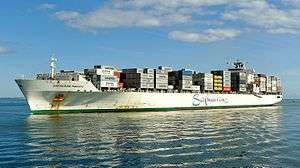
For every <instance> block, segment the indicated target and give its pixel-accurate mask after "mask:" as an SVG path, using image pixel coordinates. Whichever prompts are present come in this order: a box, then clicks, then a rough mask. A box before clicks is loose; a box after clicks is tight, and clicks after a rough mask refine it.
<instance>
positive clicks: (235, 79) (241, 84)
mask: <svg viewBox="0 0 300 168" xmlns="http://www.w3.org/2000/svg"><path fill="white" fill-rule="evenodd" d="M231 87H232V90H233V91H236V92H247V74H246V72H239V71H237V72H231Z"/></svg>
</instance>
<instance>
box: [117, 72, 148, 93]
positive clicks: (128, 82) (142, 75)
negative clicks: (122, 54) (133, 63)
mask: <svg viewBox="0 0 300 168" xmlns="http://www.w3.org/2000/svg"><path fill="white" fill-rule="evenodd" d="M121 80H122V81H123V82H124V87H125V88H135V89H153V88H154V70H153V69H149V68H146V69H139V68H132V69H123V70H122V74H121Z"/></svg>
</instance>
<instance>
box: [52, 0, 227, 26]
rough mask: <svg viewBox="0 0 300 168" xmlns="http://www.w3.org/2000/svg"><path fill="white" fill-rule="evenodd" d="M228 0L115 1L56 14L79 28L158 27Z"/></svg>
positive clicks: (185, 20)
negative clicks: (91, 8)
mask: <svg viewBox="0 0 300 168" xmlns="http://www.w3.org/2000/svg"><path fill="white" fill-rule="evenodd" d="M227 1H228V0H129V1H125V0H114V1H111V2H110V3H107V4H106V5H104V6H102V7H100V8H98V9H97V10H94V11H90V12H87V13H79V12H77V11H60V12H57V13H55V16H56V17H57V18H58V19H59V20H61V21H63V22H64V23H66V24H67V25H69V26H71V27H74V28H79V29H81V30H89V29H99V28H115V27H159V26H170V25H174V24H187V23H193V21H194V20H193V14H196V13H197V14H199V13H201V10H200V7H202V6H213V5H221V4H225V3H226V2H227Z"/></svg>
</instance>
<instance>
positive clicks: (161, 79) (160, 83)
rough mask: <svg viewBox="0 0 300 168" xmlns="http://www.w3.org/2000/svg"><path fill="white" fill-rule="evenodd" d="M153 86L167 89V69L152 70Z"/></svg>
mask: <svg viewBox="0 0 300 168" xmlns="http://www.w3.org/2000/svg"><path fill="white" fill-rule="evenodd" d="M154 88H155V89H163V90H165V89H168V71H167V70H162V69H155V70H154Z"/></svg>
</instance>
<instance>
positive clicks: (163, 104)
mask: <svg viewBox="0 0 300 168" xmlns="http://www.w3.org/2000/svg"><path fill="white" fill-rule="evenodd" d="M56 62H57V60H56V59H55V58H54V57H51V60H50V72H49V73H42V74H37V75H36V77H35V78H33V79H25V78H22V79H16V83H17V85H18V86H19V88H20V90H21V91H22V93H23V95H24V96H25V98H26V100H27V102H28V105H29V107H30V110H31V112H32V113H33V114H59V113H71V112H79V113H84V112H126V111H173V110H188V109H189V110H193V109H210V108H241V107H257V106H272V105H276V104H278V103H280V102H281V101H282V84H281V80H280V78H279V77H277V76H270V75H266V74H262V73H255V71H254V70H253V69H249V68H247V67H246V66H245V64H244V63H243V62H241V61H236V62H234V63H233V64H232V67H231V68H229V69H227V70H212V71H211V72H199V71H194V70H191V69H180V70H174V69H172V68H171V67H164V66H158V68H127V69H118V68H115V67H113V66H107V65H95V66H94V67H93V68H89V69H83V70H82V71H66V70H61V71H59V72H56V71H55V69H56Z"/></svg>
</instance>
